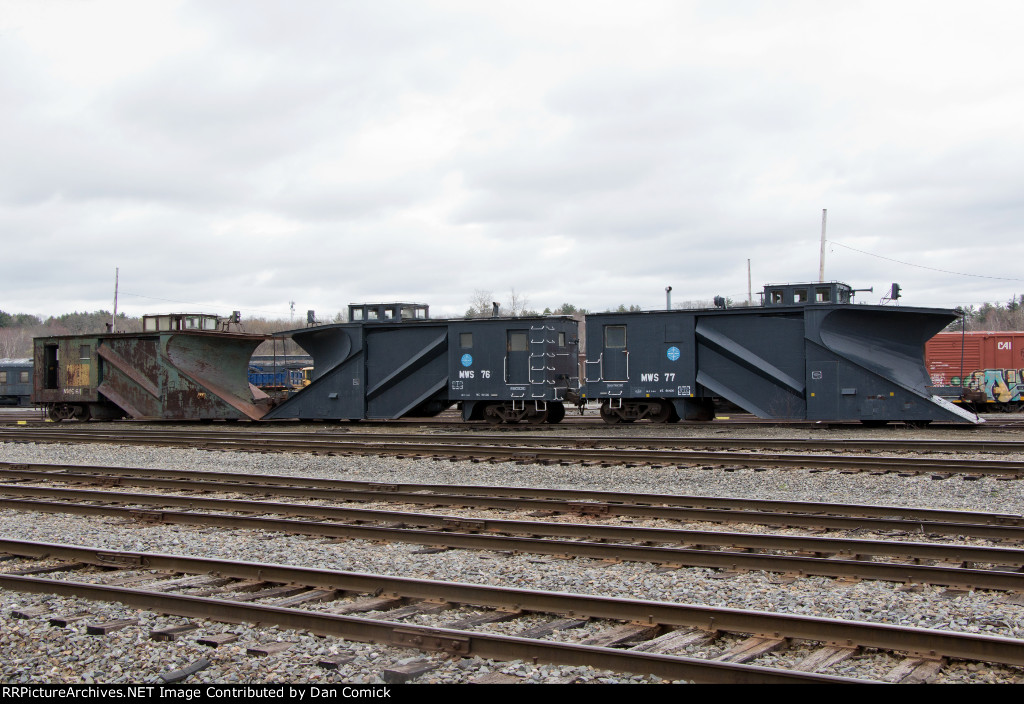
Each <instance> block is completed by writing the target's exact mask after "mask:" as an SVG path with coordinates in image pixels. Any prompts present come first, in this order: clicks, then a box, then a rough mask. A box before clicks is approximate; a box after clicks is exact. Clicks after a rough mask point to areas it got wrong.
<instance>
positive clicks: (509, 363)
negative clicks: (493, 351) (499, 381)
mask: <svg viewBox="0 0 1024 704" xmlns="http://www.w3.org/2000/svg"><path fill="white" fill-rule="evenodd" d="M506 335H507V337H506V341H505V381H506V382H507V383H509V384H529V383H530V333H529V331H528V330H508V331H507V332H506Z"/></svg>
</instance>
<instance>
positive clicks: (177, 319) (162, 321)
mask: <svg viewBox="0 0 1024 704" xmlns="http://www.w3.org/2000/svg"><path fill="white" fill-rule="evenodd" d="M220 324H221V318H220V317H219V316H216V315H209V314H207V313H169V314H166V315H144V316H142V331H143V332H172V331H173V332H179V331H187V332H202V331H215V330H218V329H219V328H220Z"/></svg>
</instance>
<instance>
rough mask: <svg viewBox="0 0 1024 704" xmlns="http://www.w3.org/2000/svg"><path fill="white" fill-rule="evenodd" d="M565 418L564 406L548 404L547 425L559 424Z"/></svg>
mask: <svg viewBox="0 0 1024 704" xmlns="http://www.w3.org/2000/svg"><path fill="white" fill-rule="evenodd" d="M563 418H565V406H563V405H562V404H561V403H549V404H548V423H552V424H554V423H561V422H562V419H563Z"/></svg>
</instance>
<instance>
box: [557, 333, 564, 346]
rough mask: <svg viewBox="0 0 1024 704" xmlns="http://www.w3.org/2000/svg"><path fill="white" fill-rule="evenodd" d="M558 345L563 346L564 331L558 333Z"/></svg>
mask: <svg viewBox="0 0 1024 704" xmlns="http://www.w3.org/2000/svg"><path fill="white" fill-rule="evenodd" d="M558 346H559V347H565V333H564V332H560V333H558Z"/></svg>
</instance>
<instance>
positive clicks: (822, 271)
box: [818, 208, 828, 284]
mask: <svg viewBox="0 0 1024 704" xmlns="http://www.w3.org/2000/svg"><path fill="white" fill-rule="evenodd" d="M827 216H828V209H827V208H822V209H821V257H820V259H819V264H818V283H819V284H823V283H825V218H826V217H827Z"/></svg>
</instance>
